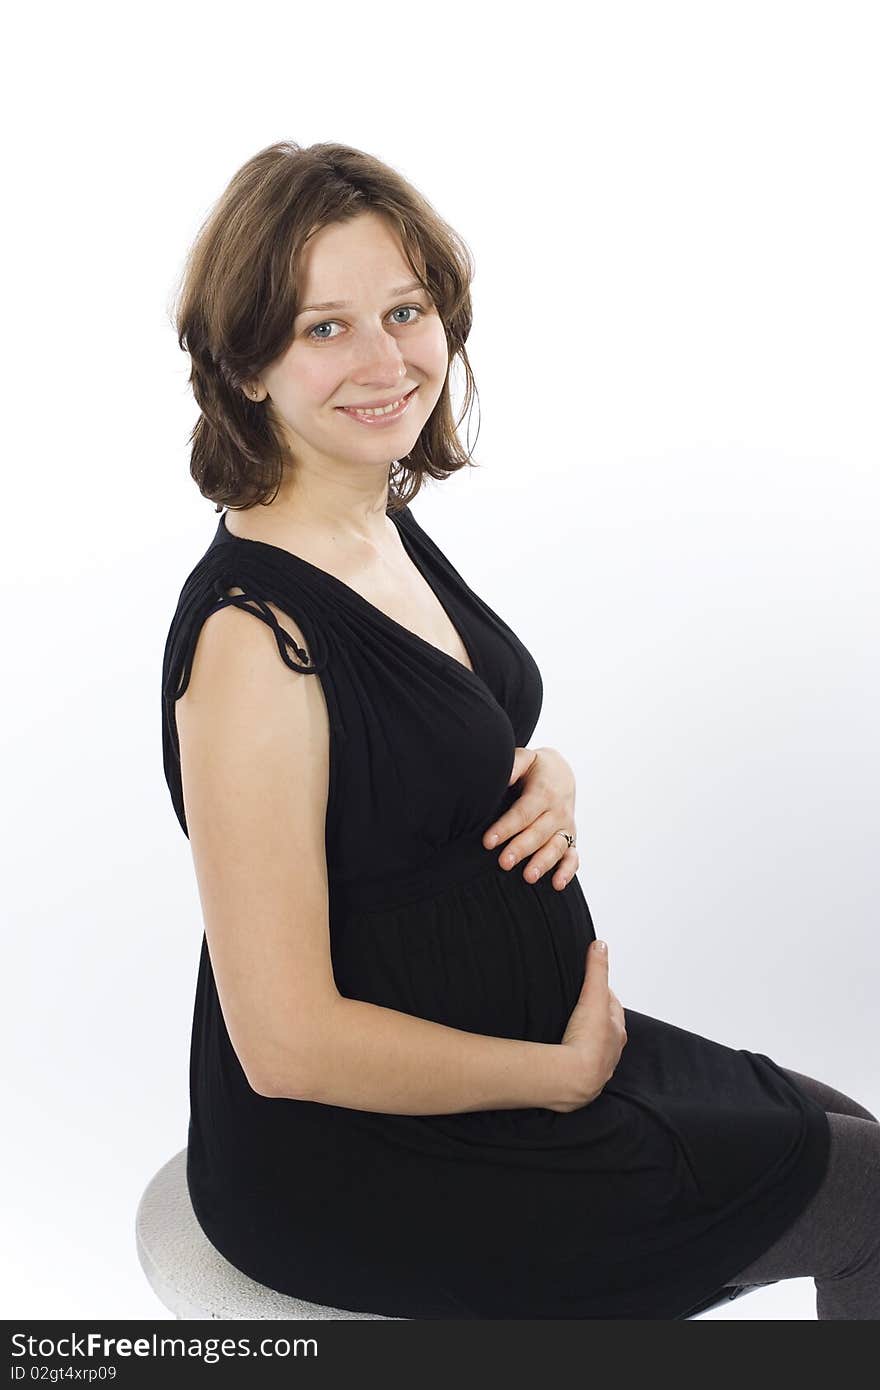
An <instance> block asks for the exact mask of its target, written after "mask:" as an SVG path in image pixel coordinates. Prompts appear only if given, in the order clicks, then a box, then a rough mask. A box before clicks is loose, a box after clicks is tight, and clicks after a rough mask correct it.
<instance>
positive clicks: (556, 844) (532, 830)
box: [498, 811, 581, 889]
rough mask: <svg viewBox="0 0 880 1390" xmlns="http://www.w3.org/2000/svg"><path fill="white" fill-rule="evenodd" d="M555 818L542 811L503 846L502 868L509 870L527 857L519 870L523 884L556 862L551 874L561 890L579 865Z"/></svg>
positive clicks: (500, 860) (532, 879)
mask: <svg viewBox="0 0 880 1390" xmlns="http://www.w3.org/2000/svg"><path fill="white" fill-rule="evenodd" d="M556 820H557V817H556V816H555V815H554V813H553V812H551V811H545V812H544V814H543V815H542V816H539V817H538V819H537V820H536V821H534V822H533V823H532V824H531V825H529V827H528V828H527V829H526V830H524V831H523V832H522V833H521V834H519V835H517V836H516V838H515V839H513V840H511V841H510V842H509V843H508V844H506V845H505V847H504V849H503V850H502V852H501V854H500V855H499V858H498V863H499V865H500V866H501V868H502V869H504V870H506V871H507V872H509V871H510V870H511V869H513V868H515V867H516V865H517V864H519V863H521V862H522V861H523V860H528V863H527V864H526V865H525V868H524V870H523V878H524V879H525V881H526V882H527V883H537V881H538V879H539V878H541V877H542V876H543V875H544V874H545V873H547V872H548V870H550V869H552V868H553V866H554V864H555V865H557V870H556V873H555V874H554V876H553V886H554V888H557V889H561V888H564V887H565V886H566V884H567V883H570V882H571V880H572V878H573V877H574V875H575V874H576V873H577V870H578V868H579V867H580V862H581V861H580V855H579V854H578V851H577V847H576V846H575V845H571V846H569V845H568V844H567V843H566V841H565V840H564V838H563V837H562V835H560V834H559V833H558V832H559V830H560V829H561V828H562V827H560V826H559V825H558V824H556Z"/></svg>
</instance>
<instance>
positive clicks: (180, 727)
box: [162, 144, 880, 1318]
mask: <svg viewBox="0 0 880 1390" xmlns="http://www.w3.org/2000/svg"><path fill="white" fill-rule="evenodd" d="M470 280H471V266H470V261H469V256H468V253H467V252H466V250H465V248H464V246H463V243H462V242H461V241H460V239H459V238H458V237H457V236H456V235H455V233H454V232H453V231H452V230H451V229H450V228H449V227H448V225H447V224H446V223H445V222H443V220H442V219H441V218H440V217H439V216H438V215H437V213H436V212H435V211H434V210H433V209H432V208H431V206H430V205H429V204H428V203H427V202H426V201H425V199H424V198H423V197H422V196H421V195H420V194H419V193H418V192H417V191H416V190H415V189H414V188H413V187H412V186H411V185H410V184H409V183H407V182H406V181H405V180H404V179H402V178H401V177H400V176H399V175H398V174H396V173H395V172H394V171H393V170H391V169H389V168H388V167H387V166H386V165H384V164H382V163H380V162H379V161H378V160H376V159H374V158H372V157H370V156H368V155H366V154H364V153H362V152H360V151H358V150H354V149H351V148H349V147H347V146H343V145H337V144H325V145H318V146H313V147H311V148H308V149H301V148H300V147H298V146H296V145H293V144H278V145H274V146H270V147H269V148H268V149H265V150H263V151H261V152H260V153H259V154H257V155H256V156H255V157H254V158H253V159H251V160H250V161H248V163H246V164H245V165H244V166H243V167H242V168H241V169H240V170H239V171H238V173H237V174H236V175H235V176H234V178H233V179H232V181H231V183H230V184H229V186H228V188H227V189H226V191H225V193H224V194H223V196H222V197H221V199H220V200H219V202H218V203H217V205H216V206H215V207H214V208H213V209H212V211H211V214H210V216H209V217H208V219H207V221H206V223H205V225H204V226H203V227H202V229H201V231H200V233H199V235H198V238H197V240H196V243H195V245H194V247H193V248H192V251H191V253H190V256H189V259H188V261H187V265H186V268H185V272H184V277H183V283H182V286H181V290H180V295H179V298H178V302H177V328H178V330H179V340H180V344H181V347H185V349H186V351H187V352H188V353H189V355H190V359H191V376H190V381H191V384H192V388H193V392H194V394H195V397H196V400H197V402H198V405H199V407H200V411H201V414H200V417H199V419H198V422H197V424H196V426H195V428H194V430H193V434H192V437H191V444H192V463H191V471H192V474H193V477H194V478H195V480H196V482H197V484H198V486H199V489H200V491H201V493H202V495H203V496H205V497H208V498H210V499H211V500H212V501H213V502H215V503H216V504H217V510H218V511H222V515H221V517H220V520H219V522H218V524H217V528H216V531H215V533H214V535H213V537H212V539H211V541H210V544H209V545H208V547H207V549H206V551H205V553H204V554H203V555H202V556H201V558H200V559H199V560H198V562H197V563H196V564H195V567H194V568H193V569H192V571H191V572H190V574H189V575H188V577H187V578H186V580H185V582H184V584H183V587H182V590H181V593H180V598H179V602H178V604H177V609H176V611H175V613H174V616H173V619H172V622H171V627H170V630H169V633H168V639H167V642H166V646H165V654H164V662H163V672H162V701H163V725H162V732H163V753H164V766H165V775H166V778H167V782H168V786H169V789H170V792H171V797H172V802H173V805H174V809H175V811H176V814H177V817H178V820H179V822H180V825H181V827H182V828H183V831H184V833H185V834H187V835H188V837H189V840H190V845H191V849H192V854H193V860H194V865H195V871H196V876H197V880H198V887H199V894H200V898H201V905H202V912H203V917H204V928H205V931H204V936H203V938H202V950H201V959H200V965H199V972H198V982H197V990H196V1000H195V1011H194V1018H193V1031H192V1053H191V1063H190V1105H191V1118H190V1128H189V1139H188V1162H187V1180H188V1185H189V1191H190V1196H191V1199H192V1203H193V1207H194V1210H195V1213H196V1216H197V1218H198V1220H199V1223H200V1225H201V1226H202V1228H203V1230H204V1232H205V1234H206V1235H207V1236H208V1238H209V1239H210V1241H211V1242H212V1243H213V1244H214V1245H215V1246H216V1248H217V1249H218V1250H219V1251H220V1252H221V1253H222V1254H223V1255H225V1256H226V1258H227V1259H228V1260H230V1261H231V1262H232V1264H234V1265H236V1266H237V1267H238V1268H239V1269H241V1270H243V1271H244V1272H245V1273H246V1274H249V1275H250V1276H251V1277H253V1278H254V1279H257V1280H259V1281H260V1282H262V1283H263V1284H266V1285H268V1286H270V1287H271V1288H273V1289H277V1290H280V1291H281V1292H283V1293H287V1294H292V1295H296V1296H298V1297H300V1298H303V1299H306V1300H310V1301H313V1302H316V1303H322V1304H329V1305H331V1306H334V1307H337V1308H344V1309H350V1310H354V1311H361V1312H368V1313H375V1314H382V1315H385V1316H387V1317H403V1318H644V1317H648V1318H686V1317H688V1316H691V1315H693V1314H694V1313H695V1312H698V1311H700V1310H702V1309H704V1308H707V1307H709V1306H711V1305H712V1303H713V1302H716V1301H718V1300H719V1299H720V1298H721V1297H723V1296H725V1295H727V1296H731V1295H734V1294H735V1293H736V1292H738V1291H740V1290H742V1289H743V1288H746V1287H748V1286H750V1285H753V1284H755V1285H756V1284H760V1283H767V1282H774V1281H776V1280H779V1279H787V1278H797V1277H801V1276H804V1275H812V1276H813V1277H814V1278H815V1280H816V1289H817V1312H818V1316H819V1317H820V1318H868V1317H877V1316H880V1213H878V1201H877V1193H878V1167H880V1125H878V1124H877V1123H876V1121H875V1118H874V1116H873V1115H871V1114H870V1113H869V1112H868V1111H866V1110H864V1109H863V1108H862V1107H861V1106H859V1105H858V1104H857V1103H856V1102H855V1101H852V1100H850V1099H849V1098H848V1097H846V1096H843V1095H841V1094H840V1093H839V1092H837V1091H835V1090H833V1089H832V1088H830V1087H828V1086H826V1085H824V1084H822V1083H820V1082H818V1081H813V1080H812V1079H811V1078H809V1077H806V1076H803V1075H801V1074H799V1073H796V1072H792V1071H789V1070H787V1069H785V1068H783V1067H781V1066H779V1065H778V1064H777V1063H776V1062H774V1061H773V1060H771V1058H769V1057H766V1056H764V1055H762V1054H760V1053H754V1052H749V1051H746V1050H744V1049H734V1048H730V1047H726V1046H724V1045H723V1044H721V1043H717V1042H713V1041H711V1040H710V1039H708V1038H704V1037H701V1036H699V1035H697V1034H694V1033H690V1032H687V1031H686V1030H684V1029H681V1028H677V1027H675V1026H674V1025H673V1024H670V1023H665V1022H662V1021H660V1020H659V1019H655V1018H651V1017H649V1016H648V1015H646V1014H640V1013H636V1012H635V1011H634V1010H632V1009H627V1008H625V1007H623V1006H622V1005H621V1003H620V1001H619V1000H618V999H617V997H616V995H615V994H614V992H613V990H612V989H611V987H610V980H609V962H608V957H607V953H605V952H603V951H602V950H600V949H599V947H600V943H597V942H596V940H595V932H594V929H593V924H592V921H591V918H590V912H589V909H588V906H587V903H586V901H585V899H584V895H583V893H582V891H581V887H580V884H579V882H578V879H577V874H576V870H577V867H578V857H577V847H576V832H575V824H574V805H575V787H574V779H573V776H572V773H571V770H570V768H569V766H568V764H567V763H566V761H565V759H564V758H563V757H562V756H561V755H560V754H559V753H556V752H555V751H553V750H551V749H544V748H541V749H537V750H536V749H530V748H528V741H529V738H530V737H531V734H532V732H533V730H534V728H535V725H536V723H537V720H538V716H539V714H540V711H541V700H542V684H541V676H540V672H539V670H538V668H537V666H536V664H535V662H534V660H533V659H532V657H531V655H530V654H529V652H528V650H527V649H526V647H525V646H524V644H523V643H522V642H521V641H520V640H519V638H518V637H517V635H516V634H515V633H514V632H513V631H511V629H510V628H509V627H508V626H507V624H506V623H505V622H504V620H503V619H502V618H501V617H499V616H498V615H497V614H496V613H494V612H493V611H492V610H491V609H490V608H489V607H488V606H487V604H486V603H484V602H483V601H482V600H481V599H480V597H479V596H478V595H477V594H476V593H475V592H474V591H473V590H472V589H471V588H469V586H468V584H467V582H466V581H465V580H464V579H463V578H462V576H461V575H460V574H459V573H458V571H457V570H456V569H455V568H454V566H453V565H452V564H451V563H450V561H449V560H448V559H447V558H446V556H445V555H444V554H443V552H442V551H441V550H440V549H439V548H438V546H437V545H435V543H434V542H433V540H432V539H431V537H430V536H429V535H428V534H427V533H426V532H425V531H424V530H423V528H422V527H421V526H420V525H419V522H418V521H417V520H416V517H415V515H414V514H413V512H412V510H411V507H410V505H409V504H410V502H411V501H412V500H413V499H414V498H415V496H416V494H417V493H418V491H419V489H420V486H421V483H422V481H423V480H424V479H425V478H432V479H435V480H438V481H439V480H442V479H446V478H448V477H450V476H451V475H452V474H453V473H454V472H456V471H457V470H458V469H460V468H461V467H463V466H465V465H467V464H469V462H470V460H469V457H468V456H467V455H466V454H465V453H464V452H463V450H462V448H461V446H460V443H459V441H458V438H457V435H456V428H455V427H456V422H455V421H454V419H453V412H452V406H451V402H450V368H451V365H452V364H453V362H454V360H455V359H456V358H457V359H459V360H460V361H461V363H462V364H463V367H464V370H465V373H466V376H467V381H468V400H469V399H470V397H471V391H472V378H471V375H470V368H469V365H468V360H467V355H466V352H465V342H466V340H467V337H468V334H469V331H470V326H471V306H470V295H469V284H470ZM493 539H494V538H492V537H490V538H487V544H489V545H491V543H492V541H493ZM311 677H314V679H310V678H311ZM508 855H509V856H510V859H508Z"/></svg>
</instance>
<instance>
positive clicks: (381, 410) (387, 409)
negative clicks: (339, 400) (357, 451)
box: [334, 386, 419, 423]
mask: <svg viewBox="0 0 880 1390" xmlns="http://www.w3.org/2000/svg"><path fill="white" fill-rule="evenodd" d="M418 389H419V388H418V387H417V386H414V387H413V388H412V390H411V391H407V393H406V395H405V396H399V397H398V398H397V400H396V401H393V402H391V403H390V404H389V405H386V406H369V407H368V406H353V405H337V406H335V407H334V409H335V410H339V411H341V412H342V414H343V415H349V416H351V418H352V419H355V420H360V421H363V422H364V423H372V422H374V421H375V422H376V423H381V422H382V421H383V420H397V419H399V418H400V416H401V415H403V414H404V412H405V411H406V410H407V408H408V406H409V403H410V401H411V400H412V398H413V396H414V395H415V393H416V391H417V390H418Z"/></svg>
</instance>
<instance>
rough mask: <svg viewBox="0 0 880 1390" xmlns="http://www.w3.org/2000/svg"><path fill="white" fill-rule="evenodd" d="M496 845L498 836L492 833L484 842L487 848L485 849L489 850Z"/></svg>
mask: <svg viewBox="0 0 880 1390" xmlns="http://www.w3.org/2000/svg"><path fill="white" fill-rule="evenodd" d="M497 843H498V836H497V835H496V834H495V833H494V832H493V833H492V834H491V835H490V836H489V838H488V840H487V841H486V847H487V849H491V848H492V846H493V845H497Z"/></svg>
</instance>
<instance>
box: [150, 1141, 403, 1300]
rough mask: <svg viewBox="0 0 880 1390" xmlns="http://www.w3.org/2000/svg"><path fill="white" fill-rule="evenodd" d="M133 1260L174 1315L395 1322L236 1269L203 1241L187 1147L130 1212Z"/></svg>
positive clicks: (171, 1162)
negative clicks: (298, 1294) (281, 1289)
mask: <svg viewBox="0 0 880 1390" xmlns="http://www.w3.org/2000/svg"><path fill="white" fill-rule="evenodd" d="M135 1236H136V1240H137V1253H138V1259H139V1260H140V1263H141V1268H142V1269H143V1271H144V1274H146V1276H147V1279H148V1281H149V1283H150V1287H151V1288H152V1290H153V1292H154V1293H155V1294H156V1296H157V1298H158V1299H159V1300H160V1302H161V1303H163V1304H164V1306H165V1307H166V1308H168V1309H170V1311H171V1312H172V1313H174V1314H175V1316H176V1317H178V1318H186V1319H193V1318H237V1319H249V1318H289V1319H297V1320H298V1319H301V1318H352V1319H356V1318H357V1319H362V1318H365V1319H369V1320H377V1319H378V1320H379V1321H380V1322H400V1321H406V1319H400V1318H384V1317H383V1315H382V1314H381V1313H355V1312H352V1311H351V1310H350V1309H344V1308H327V1307H325V1306H324V1305H323V1304H320V1303H308V1302H306V1301H305V1300H304V1299H301V1298H292V1297H290V1296H289V1295H288V1294H283V1293H278V1292H277V1290H275V1289H270V1288H267V1287H266V1285H265V1284H259V1283H257V1281H256V1280H255V1279H251V1278H250V1277H249V1276H248V1275H247V1274H243V1273H242V1272H241V1270H240V1269H236V1268H235V1266H234V1265H231V1264H230V1263H229V1261H228V1260H227V1259H225V1258H224V1257H223V1255H221V1254H220V1252H219V1250H216V1249H215V1248H214V1246H213V1245H212V1244H211V1242H210V1241H209V1240H208V1238H207V1236H206V1235H205V1233H204V1231H203V1230H202V1228H201V1226H200V1225H199V1223H198V1221H197V1220H196V1214H195V1212H194V1211H193V1208H192V1202H191V1201H190V1197H189V1189H188V1187H187V1184H186V1149H185V1148H183V1149H181V1150H180V1152H179V1153H176V1154H175V1155H174V1157H173V1158H171V1159H169V1160H168V1162H167V1163H166V1164H164V1165H163V1166H162V1167H161V1168H160V1169H159V1171H158V1173H156V1175H155V1177H153V1178H152V1179H151V1180H150V1182H149V1184H148V1185H147V1188H146V1190H145V1192H144V1194H143V1196H142V1197H141V1199H140V1202H139V1203H138V1209H137V1215H136V1217H135Z"/></svg>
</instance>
